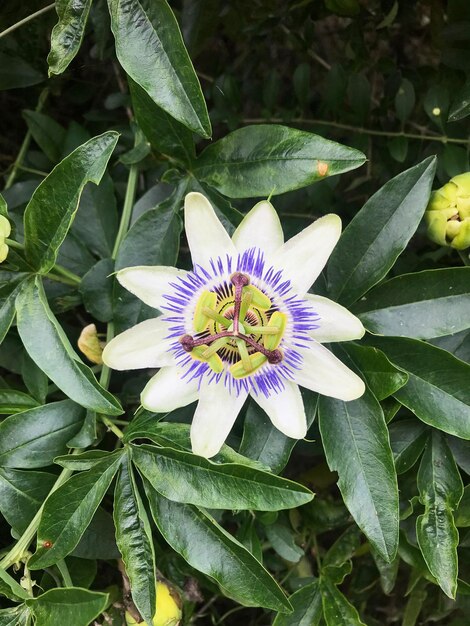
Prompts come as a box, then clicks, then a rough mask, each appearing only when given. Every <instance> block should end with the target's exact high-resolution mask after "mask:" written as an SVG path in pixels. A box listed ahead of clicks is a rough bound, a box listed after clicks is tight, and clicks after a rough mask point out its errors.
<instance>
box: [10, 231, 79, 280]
mask: <svg viewBox="0 0 470 626" xmlns="http://www.w3.org/2000/svg"><path fill="white" fill-rule="evenodd" d="M5 243H6V244H7V245H8V246H10V248H15V249H16V250H24V244H22V243H20V242H19V241H15V240H14V239H5ZM51 272H54V274H51V273H50V272H49V273H48V274H47V277H48V278H50V279H51V280H55V281H57V282H60V283H65V284H66V285H79V284H80V283H81V282H82V279H81V278H80V276H78V275H77V274H74V273H73V272H71V271H70V270H68V269H67V268H66V267H63V266H62V265H59V264H58V263H56V264H55V265H54V267H53V268H52V270H51ZM57 274H58V276H57Z"/></svg>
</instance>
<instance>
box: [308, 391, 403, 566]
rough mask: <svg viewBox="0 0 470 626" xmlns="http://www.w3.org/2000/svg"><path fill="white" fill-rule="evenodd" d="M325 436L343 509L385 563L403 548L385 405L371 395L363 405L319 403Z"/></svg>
mask: <svg viewBox="0 0 470 626" xmlns="http://www.w3.org/2000/svg"><path fill="white" fill-rule="evenodd" d="M319 416H320V420H319V422H320V432H321V436H322V441H323V446H324V448H325V454H326V459H327V462H328V465H329V467H330V469H331V470H332V471H337V472H338V475H339V479H338V487H339V489H340V491H341V494H342V496H343V500H344V503H345V504H346V506H347V507H348V509H349V510H350V512H351V514H352V516H353V517H354V519H355V521H356V523H357V525H358V526H359V528H360V529H361V530H362V531H363V532H364V533H365V534H366V535H367V537H368V539H369V540H370V542H371V543H372V545H373V546H374V547H375V548H376V549H377V551H378V552H379V554H381V555H382V556H383V558H384V559H385V560H386V561H391V560H392V559H393V558H394V557H395V554H396V551H397V545H398V488H397V478H396V473H395V467H394V464H393V457H392V451H391V449H390V443H389V437H388V430H387V426H386V424H385V419H384V415H383V412H382V409H381V407H380V404H379V403H378V402H377V400H376V399H375V398H374V396H373V395H372V394H371V393H370V392H369V391H367V390H366V392H365V394H364V395H363V396H362V397H361V398H359V399H358V400H353V401H351V402H342V401H341V400H335V399H333V398H326V397H324V396H322V397H320V412H319Z"/></svg>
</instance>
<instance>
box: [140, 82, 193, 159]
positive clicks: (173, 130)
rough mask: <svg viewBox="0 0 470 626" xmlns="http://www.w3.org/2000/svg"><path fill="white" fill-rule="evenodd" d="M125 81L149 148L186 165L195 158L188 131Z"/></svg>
mask: <svg viewBox="0 0 470 626" xmlns="http://www.w3.org/2000/svg"><path fill="white" fill-rule="evenodd" d="M128 81H129V88H130V92H131V96H132V106H133V109H134V115H135V118H136V120H137V122H138V124H139V126H140V128H141V129H142V131H143V133H144V135H145V136H146V137H147V139H148V140H149V141H150V144H151V145H152V148H154V149H155V150H156V151H157V152H161V153H162V154H165V155H167V156H169V157H170V158H171V157H173V158H174V159H176V160H177V161H180V162H181V163H183V164H185V165H190V164H191V163H192V161H193V160H194V158H195V156H196V152H195V149H194V141H193V136H192V133H191V131H190V130H189V129H188V128H187V127H186V126H183V124H180V123H179V122H178V121H177V120H175V118H174V117H172V116H171V115H168V113H166V112H165V111H164V110H163V109H162V108H160V107H159V106H157V105H156V104H155V102H154V101H153V100H152V98H151V97H150V96H149V95H148V94H147V92H146V91H145V90H144V89H142V87H140V86H139V85H138V84H137V83H135V82H134V81H133V80H132V79H131V78H129V79H128Z"/></svg>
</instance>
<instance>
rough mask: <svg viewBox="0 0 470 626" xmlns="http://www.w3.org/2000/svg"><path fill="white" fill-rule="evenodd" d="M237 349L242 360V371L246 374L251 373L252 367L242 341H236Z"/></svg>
mask: <svg viewBox="0 0 470 626" xmlns="http://www.w3.org/2000/svg"><path fill="white" fill-rule="evenodd" d="M237 348H238V352H239V353H240V357H241V359H242V364H243V369H244V370H245V372H247V373H249V372H252V371H253V366H252V364H251V361H250V355H249V354H248V350H247V348H246V343H245V342H244V341H243V339H237Z"/></svg>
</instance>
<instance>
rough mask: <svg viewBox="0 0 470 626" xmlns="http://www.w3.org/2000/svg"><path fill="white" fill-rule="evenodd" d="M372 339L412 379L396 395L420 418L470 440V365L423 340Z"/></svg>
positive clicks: (440, 428)
mask: <svg viewBox="0 0 470 626" xmlns="http://www.w3.org/2000/svg"><path fill="white" fill-rule="evenodd" d="M371 342H373V344H374V345H375V346H377V347H378V348H380V349H381V350H383V351H384V352H385V354H386V355H387V357H388V358H389V359H390V361H391V362H392V363H393V364H394V365H396V366H397V367H399V368H401V369H403V370H404V371H405V372H407V374H408V376H409V379H408V382H407V383H406V385H405V386H404V387H402V388H401V389H399V390H398V391H397V392H396V393H395V397H396V398H397V400H399V401H400V402H401V403H402V404H404V405H405V406H406V407H408V408H409V409H410V411H412V412H413V413H414V414H415V415H416V416H417V417H419V419H420V420H422V421H423V422H425V423H426V424H430V425H431V426H434V427H435V428H438V429H439V430H443V431H445V432H446V433H450V434H451V435H457V437H461V438H462V439H470V388H469V385H468V381H469V380H470V365H467V364H466V363H464V362H463V361H460V360H459V359H456V358H455V357H454V356H452V355H451V354H450V353H449V352H446V351H445V350H441V349H440V348H436V347H435V346H432V345H430V344H427V343H424V342H423V341H416V340H414V339H399V338H391V337H390V338H388V337H387V338H386V337H373V338H372V339H371Z"/></svg>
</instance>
